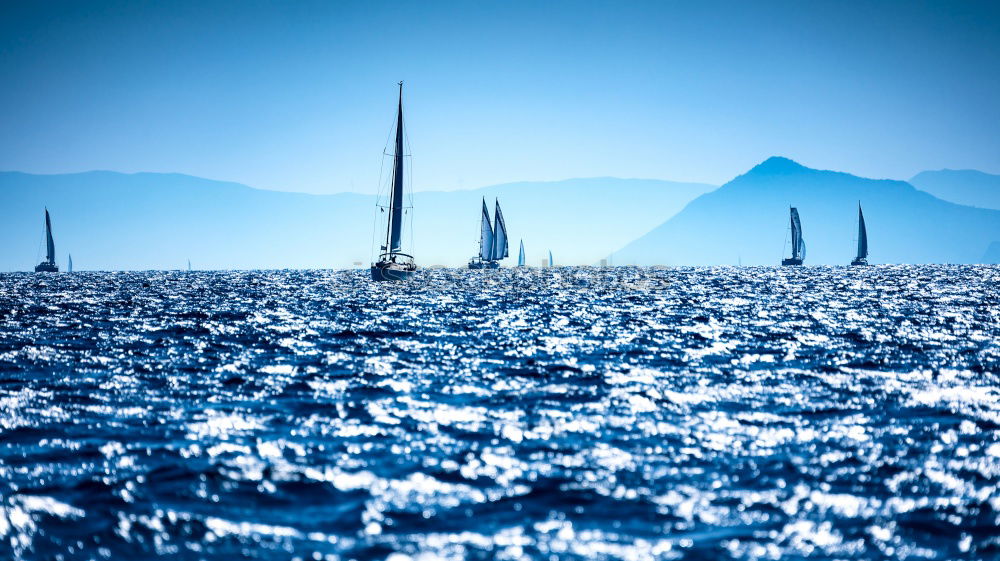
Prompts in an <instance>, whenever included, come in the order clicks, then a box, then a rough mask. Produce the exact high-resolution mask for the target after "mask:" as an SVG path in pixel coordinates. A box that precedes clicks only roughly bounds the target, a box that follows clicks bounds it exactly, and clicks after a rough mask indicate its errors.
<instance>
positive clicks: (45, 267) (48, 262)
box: [35, 209, 59, 273]
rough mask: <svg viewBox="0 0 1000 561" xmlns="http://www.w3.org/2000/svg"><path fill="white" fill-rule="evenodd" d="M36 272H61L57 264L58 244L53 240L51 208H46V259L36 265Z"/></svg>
mask: <svg viewBox="0 0 1000 561" xmlns="http://www.w3.org/2000/svg"><path fill="white" fill-rule="evenodd" d="M35 272H36V273H58V272H59V266H58V265H56V244H55V242H53V241H52V220H51V219H50V218H49V209H45V261H42V262H41V263H39V264H38V265H35Z"/></svg>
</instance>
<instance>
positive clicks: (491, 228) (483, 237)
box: [469, 197, 523, 269]
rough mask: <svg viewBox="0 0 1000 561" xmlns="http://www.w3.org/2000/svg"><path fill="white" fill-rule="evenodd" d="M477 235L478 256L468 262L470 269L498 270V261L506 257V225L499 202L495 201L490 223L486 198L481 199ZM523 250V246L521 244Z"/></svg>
mask: <svg viewBox="0 0 1000 561" xmlns="http://www.w3.org/2000/svg"><path fill="white" fill-rule="evenodd" d="M480 224H481V227H480V230H479V231H480V234H479V254H478V255H476V256H475V257H473V258H472V259H470V260H469V268H470V269H499V268H500V260H501V259H504V258H506V257H507V256H508V244H507V224H506V223H505V222H504V219H503V213H502V212H501V211H500V201H499V200H497V201H496V208H495V209H494V211H493V222H492V223H490V213H489V209H487V208H486V198H485V197H484V198H483V214H482V220H481V223H480ZM522 250H523V244H522Z"/></svg>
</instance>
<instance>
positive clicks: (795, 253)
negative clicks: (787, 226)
mask: <svg viewBox="0 0 1000 561" xmlns="http://www.w3.org/2000/svg"><path fill="white" fill-rule="evenodd" d="M791 222H792V258H793V259H805V258H806V243H805V240H803V239H802V222H801V221H800V220H799V210H798V209H797V208H795V207H792V209H791Z"/></svg>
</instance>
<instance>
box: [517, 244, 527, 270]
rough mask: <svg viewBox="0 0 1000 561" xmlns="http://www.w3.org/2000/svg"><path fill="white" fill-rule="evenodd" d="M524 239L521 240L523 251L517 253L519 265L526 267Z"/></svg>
mask: <svg viewBox="0 0 1000 561" xmlns="http://www.w3.org/2000/svg"><path fill="white" fill-rule="evenodd" d="M524 265H525V263H524V240H521V251H519V252H518V253H517V266H518V267H524Z"/></svg>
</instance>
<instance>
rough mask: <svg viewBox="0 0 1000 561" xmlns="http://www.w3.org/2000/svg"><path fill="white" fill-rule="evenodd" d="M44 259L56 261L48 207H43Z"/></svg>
mask: <svg viewBox="0 0 1000 561" xmlns="http://www.w3.org/2000/svg"><path fill="white" fill-rule="evenodd" d="M45 261H46V262H48V263H55V262H56V244H55V242H54V241H52V220H51V219H49V209H45Z"/></svg>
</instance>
